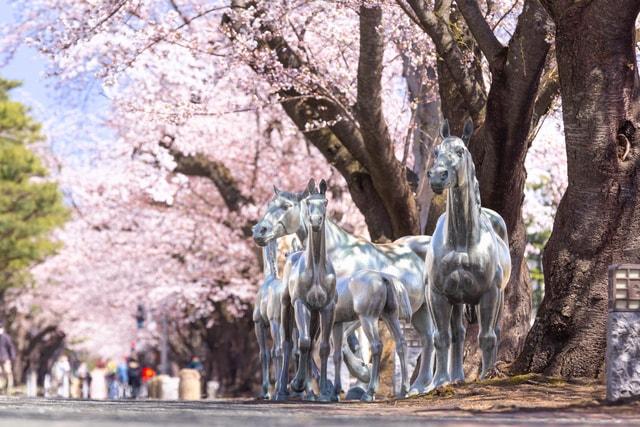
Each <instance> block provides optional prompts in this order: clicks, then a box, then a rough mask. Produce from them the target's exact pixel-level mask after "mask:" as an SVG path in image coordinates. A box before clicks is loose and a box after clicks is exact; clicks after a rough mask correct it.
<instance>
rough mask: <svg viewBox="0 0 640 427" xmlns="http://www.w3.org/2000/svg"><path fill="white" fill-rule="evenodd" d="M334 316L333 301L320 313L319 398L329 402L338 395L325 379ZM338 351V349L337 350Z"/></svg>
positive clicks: (335, 399) (334, 399) (336, 398)
mask: <svg viewBox="0 0 640 427" xmlns="http://www.w3.org/2000/svg"><path fill="white" fill-rule="evenodd" d="M335 316H336V307H335V304H334V303H331V304H329V305H327V306H326V307H325V308H324V309H323V310H322V312H321V313H320V400H321V401H325V402H329V401H337V400H338V397H337V395H336V393H335V389H334V388H333V387H330V386H329V385H328V381H327V361H328V360H329V353H331V343H330V341H329V340H330V339H331V332H332V330H333V322H334V320H335ZM338 353H339V351H338Z"/></svg>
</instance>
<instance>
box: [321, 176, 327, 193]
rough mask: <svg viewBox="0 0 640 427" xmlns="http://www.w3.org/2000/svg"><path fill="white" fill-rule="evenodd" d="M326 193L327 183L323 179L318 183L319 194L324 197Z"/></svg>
mask: <svg viewBox="0 0 640 427" xmlns="http://www.w3.org/2000/svg"><path fill="white" fill-rule="evenodd" d="M326 192H327V181H325V180H324V179H323V180H322V181H320V194H322V195H324V194H325V193H326Z"/></svg>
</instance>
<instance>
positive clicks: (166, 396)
mask: <svg viewBox="0 0 640 427" xmlns="http://www.w3.org/2000/svg"><path fill="white" fill-rule="evenodd" d="M159 379H160V396H159V397H160V399H162V400H178V387H179V384H180V379H179V378H176V377H170V376H168V375H159Z"/></svg>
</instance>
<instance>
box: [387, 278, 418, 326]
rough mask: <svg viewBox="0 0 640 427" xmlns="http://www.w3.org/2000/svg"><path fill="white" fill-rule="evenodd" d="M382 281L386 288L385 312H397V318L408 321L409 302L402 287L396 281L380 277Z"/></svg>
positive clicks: (409, 312) (410, 312)
mask: <svg viewBox="0 0 640 427" xmlns="http://www.w3.org/2000/svg"><path fill="white" fill-rule="evenodd" d="M382 281H383V283H384V284H385V286H386V288H387V302H386V304H385V307H384V308H385V311H394V310H398V318H400V319H404V320H407V321H410V320H411V315H412V310H411V302H410V301H409V295H407V292H406V291H405V288H404V285H403V284H402V283H400V282H399V281H398V280H396V279H392V278H390V277H387V276H385V275H382Z"/></svg>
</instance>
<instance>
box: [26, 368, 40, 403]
mask: <svg viewBox="0 0 640 427" xmlns="http://www.w3.org/2000/svg"><path fill="white" fill-rule="evenodd" d="M27 397H38V374H36V372H35V371H32V370H30V371H29V373H28V374H27Z"/></svg>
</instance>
